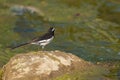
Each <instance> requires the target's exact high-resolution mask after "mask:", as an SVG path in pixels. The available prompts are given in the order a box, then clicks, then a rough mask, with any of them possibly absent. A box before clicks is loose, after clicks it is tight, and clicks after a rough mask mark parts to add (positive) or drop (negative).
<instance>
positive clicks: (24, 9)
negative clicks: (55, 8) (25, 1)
mask: <svg viewBox="0 0 120 80" xmlns="http://www.w3.org/2000/svg"><path fill="white" fill-rule="evenodd" d="M10 10H11V11H12V12H13V13H14V15H24V14H25V13H29V14H32V15H33V14H37V15H39V16H44V13H43V12H42V11H41V10H40V9H37V8H35V7H33V6H23V5H14V6H12V7H11V8H10Z"/></svg>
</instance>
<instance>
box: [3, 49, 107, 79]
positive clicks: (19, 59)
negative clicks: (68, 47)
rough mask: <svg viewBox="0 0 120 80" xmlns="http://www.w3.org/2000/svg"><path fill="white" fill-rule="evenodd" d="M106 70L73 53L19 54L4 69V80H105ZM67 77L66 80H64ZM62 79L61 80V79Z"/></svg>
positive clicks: (44, 52)
mask: <svg viewBox="0 0 120 80" xmlns="http://www.w3.org/2000/svg"><path fill="white" fill-rule="evenodd" d="M104 73H105V70H104V69H101V68H100V67H97V66H95V65H93V64H92V63H90V62H87V61H84V60H82V59H80V58H78V57H77V56H74V55H73V54H71V53H65V52H61V51H39V52H30V53H26V54H18V55H16V56H14V57H13V58H11V59H10V61H9V62H8V63H7V64H6V65H5V66H4V67H3V76H2V79H3V80H51V79H53V80H68V79H69V80H80V79H82V80H88V79H89V78H91V79H89V80H98V79H100V80H103V76H102V74H104ZM66 76H67V77H66ZM63 77H65V78H64V79H62V78H63ZM60 78H61V79H60Z"/></svg>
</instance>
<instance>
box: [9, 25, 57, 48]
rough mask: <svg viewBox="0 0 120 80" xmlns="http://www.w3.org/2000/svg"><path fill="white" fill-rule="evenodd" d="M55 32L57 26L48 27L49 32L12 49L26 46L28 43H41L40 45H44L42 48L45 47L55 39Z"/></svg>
mask: <svg viewBox="0 0 120 80" xmlns="http://www.w3.org/2000/svg"><path fill="white" fill-rule="evenodd" d="M54 32H55V28H53V27H50V28H49V29H48V32H47V33H45V34H43V35H42V36H39V37H36V38H34V39H32V40H30V41H28V42H26V43H23V44H20V45H18V46H15V47H12V48H11V49H15V48H18V47H21V46H25V45H28V44H35V45H40V46H42V49H44V47H45V46H46V45H47V44H49V43H50V42H51V41H52V40H53V38H54Z"/></svg>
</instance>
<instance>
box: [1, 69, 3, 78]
mask: <svg viewBox="0 0 120 80" xmlns="http://www.w3.org/2000/svg"><path fill="white" fill-rule="evenodd" d="M2 74H3V70H2V69H0V80H2Z"/></svg>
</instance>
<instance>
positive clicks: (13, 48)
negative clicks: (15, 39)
mask: <svg viewBox="0 0 120 80" xmlns="http://www.w3.org/2000/svg"><path fill="white" fill-rule="evenodd" d="M28 44H30V42H26V43H23V44H20V45H18V46H15V47H11V49H15V48H18V47H22V46H25V45H28Z"/></svg>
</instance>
